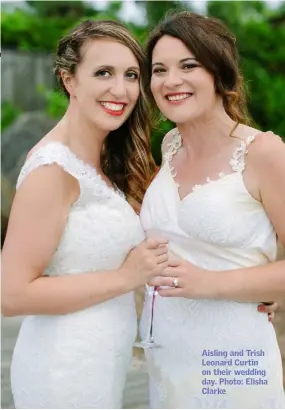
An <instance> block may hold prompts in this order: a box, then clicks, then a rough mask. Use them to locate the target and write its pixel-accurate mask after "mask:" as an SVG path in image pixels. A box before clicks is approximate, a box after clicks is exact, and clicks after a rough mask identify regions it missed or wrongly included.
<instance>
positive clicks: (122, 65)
mask: <svg viewBox="0 0 285 410" xmlns="http://www.w3.org/2000/svg"><path fill="white" fill-rule="evenodd" d="M81 53H82V56H83V58H82V61H81V62H80V64H79V65H78V66H77V69H76V73H75V75H74V76H71V77H70V79H69V84H68V81H65V84H66V87H67V89H68V91H69V93H70V95H71V98H72V99H73V100H74V101H75V102H76V105H77V108H78V109H79V110H80V114H81V115H82V117H85V118H86V119H87V120H88V121H90V122H91V123H93V124H94V126H96V127H97V128H99V129H101V130H102V131H107V132H110V131H113V130H115V129H117V128H119V127H120V126H121V125H122V124H123V123H124V122H125V121H126V119H127V118H128V117H129V115H130V114H131V112H132V111H133V109H134V107H135V105H136V103H137V101H138V98H139V94H140V85H139V77H140V69H139V64H138V61H137V59H136V58H135V56H134V54H133V53H132V51H131V50H130V49H129V48H128V47H126V46H124V45H123V44H120V43H118V42H115V41H113V40H109V39H93V40H90V41H89V42H88V43H87V44H85V45H84V46H83V47H82V50H81Z"/></svg>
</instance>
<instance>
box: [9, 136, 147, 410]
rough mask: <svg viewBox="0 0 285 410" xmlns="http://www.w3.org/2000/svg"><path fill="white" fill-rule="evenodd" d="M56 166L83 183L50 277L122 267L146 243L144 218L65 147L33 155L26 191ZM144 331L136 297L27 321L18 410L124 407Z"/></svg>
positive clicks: (14, 375)
mask: <svg viewBox="0 0 285 410" xmlns="http://www.w3.org/2000/svg"><path fill="white" fill-rule="evenodd" d="M52 163H57V164H59V165H60V166H61V167H62V168H63V169H64V170H66V172H68V173H69V174H71V175H73V176H74V177H75V178H76V179H77V180H78V181H79V184H80V197H79V199H78V200H77V201H76V203H74V204H73V206H72V208H71V210H70V214H69V217H68V221H67V224H66V227H65V230H64V233H63V236H62V238H61V241H60V244H59V246H58V248H57V250H56V252H55V254H54V256H53V259H52V260H51V262H50V265H49V266H48V268H47V269H46V271H45V273H46V274H48V275H52V276H57V275H74V274H77V273H83V272H90V271H97V270H108V269H116V268H118V267H119V266H120V265H121V264H122V262H123V261H124V259H125V257H126V256H127V254H128V252H129V251H130V249H131V248H132V247H134V246H136V245H138V244H139V243H140V242H141V241H142V240H143V239H144V232H143V230H142V228H141V225H140V221H139V217H138V216H137V215H136V213H135V212H134V211H133V209H132V208H131V206H130V205H129V204H128V203H127V201H126V200H125V198H124V196H123V194H122V193H121V192H120V191H115V190H113V189H112V188H110V187H108V186H107V184H106V183H105V182H104V181H103V180H102V179H101V178H100V176H99V175H98V174H97V173H96V170H95V169H94V168H93V167H92V166H90V165H88V164H86V163H84V162H83V161H81V160H80V159H78V158H77V157H76V156H75V155H74V154H73V153H72V152H71V151H70V150H69V149H68V147H67V146H65V145H63V144H61V143H58V142H51V143H48V144H47V145H45V146H43V147H42V148H39V149H38V150H37V151H36V152H34V153H33V154H32V155H31V157H30V158H29V159H28V160H27V162H26V164H25V165H24V167H23V169H22V171H21V174H20V176H19V179H18V186H19V185H20V184H21V183H22V182H23V180H24V178H25V177H26V176H27V175H28V173H29V172H31V171H32V170H34V169H36V168H37V167H39V166H43V165H48V164H52ZM136 332H137V315H136V309H135V303H134V294H133V292H131V293H127V294H124V295H122V296H119V297H115V298H113V299H111V300H109V301H106V302H104V303H100V304H97V305H95V306H92V307H90V308H88V309H85V310H81V311H78V312H76V313H71V314H64V315H54V316H51V315H35V316H28V317H26V318H25V319H24V321H23V324H22V327H21V330H20V334H19V337H18V340H17V343H16V347H15V350H14V355H13V360H12V366H11V382H12V392H13V396H14V401H15V406H16V408H27V409H34V408H44V409H63V408H68V409H71V408H72V409H74V408H77V409H85V408H86V409H87V408H92V409H95V408H101V409H102V408H121V407H122V394H123V388H124V383H125V376H126V371H127V368H128V366H129V363H130V360H131V355H132V346H133V343H134V340H135V338H136Z"/></svg>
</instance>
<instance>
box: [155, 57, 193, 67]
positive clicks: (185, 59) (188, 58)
mask: <svg viewBox="0 0 285 410" xmlns="http://www.w3.org/2000/svg"><path fill="white" fill-rule="evenodd" d="M187 60H195V61H197V60H196V58H195V57H187V58H182V60H180V61H179V63H184V62H185V61H187ZM155 65H164V64H163V63H159V62H157V63H153V64H152V67H154V66H155Z"/></svg>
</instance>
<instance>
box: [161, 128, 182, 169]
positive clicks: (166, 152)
mask: <svg viewBox="0 0 285 410" xmlns="http://www.w3.org/2000/svg"><path fill="white" fill-rule="evenodd" d="M181 146H182V138H181V135H180V132H179V131H178V129H177V128H174V129H173V130H171V131H170V132H169V133H167V134H166V135H165V137H164V139H163V142H162V150H163V152H162V154H163V160H164V162H165V161H167V162H170V161H171V160H172V158H173V156H174V155H175V154H176V153H177V152H178V151H179V149H180V148H181Z"/></svg>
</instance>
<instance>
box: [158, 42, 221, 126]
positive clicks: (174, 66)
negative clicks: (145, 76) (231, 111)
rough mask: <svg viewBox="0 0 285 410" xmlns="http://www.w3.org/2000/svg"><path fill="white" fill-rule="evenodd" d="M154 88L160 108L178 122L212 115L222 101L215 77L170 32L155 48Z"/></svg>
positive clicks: (182, 122)
mask: <svg viewBox="0 0 285 410" xmlns="http://www.w3.org/2000/svg"><path fill="white" fill-rule="evenodd" d="M151 91H152V94H153V97H154V99H155V102H156V104H157V106H158V108H159V109H160V111H161V112H162V113H163V114H164V115H165V116H166V117H167V118H169V119H170V120H171V121H173V122H175V123H176V124H184V123H186V122H188V121H192V120H193V119H196V118H199V117H200V118H201V117H204V116H206V115H208V114H211V112H212V111H213V110H215V108H216V106H217V104H219V103H220V100H221V99H220V97H219V96H218V95H217V94H216V92H215V85H214V77H213V76H212V75H211V74H210V73H209V72H208V71H207V70H206V69H205V68H204V67H202V66H201V64H200V63H199V61H197V60H196V59H195V56H194V55H193V54H192V53H191V51H190V50H189V49H188V48H187V47H186V46H185V44H184V43H183V42H182V41H181V40H179V39H177V38H175V37H170V36H167V35H165V36H163V37H162V38H160V40H158V42H157V43H156V45H155V47H154V49H153V53H152V75H151Z"/></svg>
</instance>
